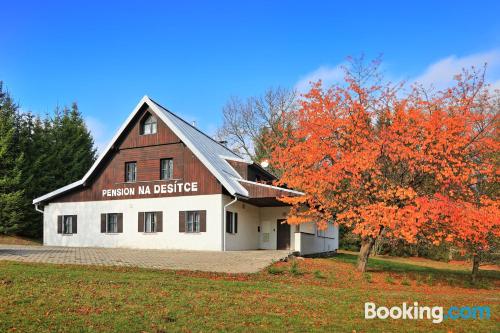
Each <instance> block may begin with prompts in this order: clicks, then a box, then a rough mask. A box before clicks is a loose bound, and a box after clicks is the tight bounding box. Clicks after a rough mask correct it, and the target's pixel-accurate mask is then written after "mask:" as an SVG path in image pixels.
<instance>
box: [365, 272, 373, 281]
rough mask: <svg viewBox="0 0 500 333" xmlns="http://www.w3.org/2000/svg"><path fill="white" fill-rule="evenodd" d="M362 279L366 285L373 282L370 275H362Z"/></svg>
mask: <svg viewBox="0 0 500 333" xmlns="http://www.w3.org/2000/svg"><path fill="white" fill-rule="evenodd" d="M363 278H364V279H365V281H366V282H368V283H372V282H373V278H372V275H371V274H370V273H363Z"/></svg>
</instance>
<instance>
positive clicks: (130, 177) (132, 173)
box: [125, 162, 137, 182]
mask: <svg viewBox="0 0 500 333" xmlns="http://www.w3.org/2000/svg"><path fill="white" fill-rule="evenodd" d="M136 175H137V163H136V162H126V163H125V181H126V182H135V181H136Z"/></svg>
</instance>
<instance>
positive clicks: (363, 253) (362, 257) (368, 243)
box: [357, 237, 375, 272]
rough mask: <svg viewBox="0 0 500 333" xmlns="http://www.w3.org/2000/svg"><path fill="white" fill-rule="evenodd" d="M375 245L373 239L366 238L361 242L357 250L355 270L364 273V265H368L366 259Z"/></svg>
mask: <svg viewBox="0 0 500 333" xmlns="http://www.w3.org/2000/svg"><path fill="white" fill-rule="evenodd" d="M374 244H375V238H373V237H367V238H363V239H362V240H361V248H360V249H359V256H358V263H357V269H358V271H360V272H366V265H367V264H368V257H369V256H370V252H371V250H372V248H373V245H374Z"/></svg>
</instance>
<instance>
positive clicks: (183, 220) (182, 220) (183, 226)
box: [179, 211, 186, 232]
mask: <svg viewBox="0 0 500 333" xmlns="http://www.w3.org/2000/svg"><path fill="white" fill-rule="evenodd" d="M179 232H186V212H184V211H181V212H179Z"/></svg>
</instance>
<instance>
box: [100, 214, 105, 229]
mask: <svg viewBox="0 0 500 333" xmlns="http://www.w3.org/2000/svg"><path fill="white" fill-rule="evenodd" d="M105 232H106V214H101V233H105Z"/></svg>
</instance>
